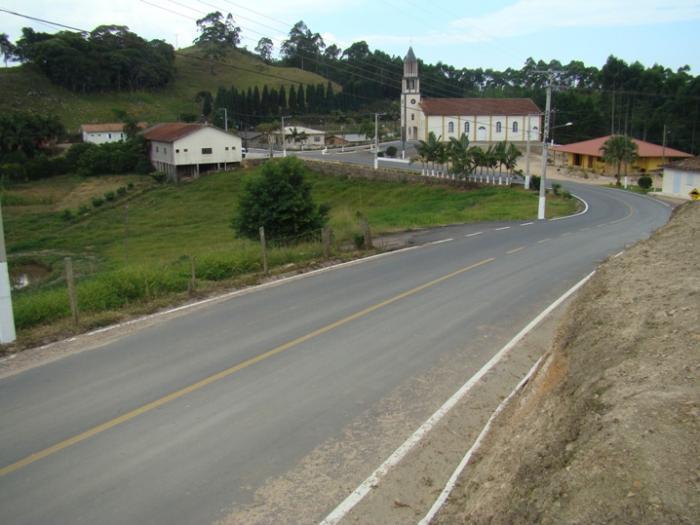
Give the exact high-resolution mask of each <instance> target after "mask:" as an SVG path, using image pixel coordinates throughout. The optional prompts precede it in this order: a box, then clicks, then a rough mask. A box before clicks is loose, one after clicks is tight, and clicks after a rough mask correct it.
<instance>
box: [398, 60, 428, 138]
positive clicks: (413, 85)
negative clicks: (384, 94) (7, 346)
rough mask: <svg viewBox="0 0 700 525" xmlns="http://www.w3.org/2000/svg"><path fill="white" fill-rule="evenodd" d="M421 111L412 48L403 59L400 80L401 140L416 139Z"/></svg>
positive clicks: (416, 63)
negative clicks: (401, 77)
mask: <svg viewBox="0 0 700 525" xmlns="http://www.w3.org/2000/svg"><path fill="white" fill-rule="evenodd" d="M422 115H423V113H422V110H421V107H420V79H419V78H418V60H417V59H416V55H415V54H414V53H413V48H412V47H409V48H408V53H406V57H405V58H404V59H403V81H402V82H401V134H402V140H403V141H404V142H405V141H406V140H418V136H419V135H418V127H419V123H420V120H421V117H422Z"/></svg>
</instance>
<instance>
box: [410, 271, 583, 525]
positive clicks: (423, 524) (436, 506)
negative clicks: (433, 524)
mask: <svg viewBox="0 0 700 525" xmlns="http://www.w3.org/2000/svg"><path fill="white" fill-rule="evenodd" d="M593 274H595V270H594V271H592V272H591V273H589V274H588V275H587V276H586V277H584V278H583V279H581V280H580V281H579V282H577V283H576V284H575V285H574V286H573V287H571V288H569V290H567V291H566V293H564V295H562V296H561V297H560V298H559V299H557V300H556V301H554V302H553V303H552V304H550V305H549V306H548V307H547V308H546V309H545V310H544V311H543V312H542V313H540V314H539V315H538V316H537V317H535V318H534V319H533V320H532V321H530V324H528V325H527V326H526V327H525V328H523V330H522V331H521V332H520V333H519V334H518V335H516V336H515V337H514V338H513V339H511V341H510V342H509V343H508V345H511V344H512V345H515V344H516V343H517V342H518V341H519V340H520V339H522V337H524V336H525V334H527V332H529V331H530V330H531V329H532V328H534V327H535V326H536V325H537V324H538V323H539V322H540V321H541V320H542V319H544V318H545V317H546V316H547V315H549V313H550V312H551V311H552V310H554V309H555V308H556V307H557V306H559V305H560V304H561V303H563V302H564V301H566V300H567V299H568V298H569V297H570V296H571V295H572V294H573V293H575V292H576V291H577V290H578V289H579V288H581V286H583V285H584V284H586V282H587V281H588V280H589V279H590V278H591V277H593ZM508 345H506V346H508ZM543 357H544V356H540V358H539V359H538V360H537V361H536V362H535V364H534V365H532V367H531V368H530V371H529V372H528V373H527V374H526V375H525V377H523V378H522V380H521V381H520V382H519V383H518V385H517V386H516V387H515V388H514V389H513V391H512V392H511V393H510V394H509V395H508V397H506V398H505V399H504V400H503V401H502V402H501V403H500V404H499V405H498V407H497V408H496V410H495V411H494V412H493V414H491V417H489V419H488V421H487V422H486V425H485V426H484V428H483V429H482V430H481V432H480V433H479V435H478V437H477V438H476V441H474V444H473V445H472V446H471V447H470V448H469V450H467V453H466V454H465V455H464V457H463V458H462V461H460V462H459V465H457V468H456V469H455V471H454V472H453V473H452V475H451V476H450V479H449V480H448V481H447V484H446V485H445V488H444V489H442V492H440V495H439V496H438V498H437V500H435V503H433V506H432V507H431V508H430V510H429V511H428V514H426V515H425V517H424V518H423V519H422V520H420V521H419V522H418V525H428V524H429V523H430V520H432V519H433V518H434V517H435V515H436V514H437V513H438V511H439V510H440V508H441V507H442V506H443V505H444V504H445V501H447V498H448V497H449V495H450V493H451V492H452V490H453V489H454V487H455V484H456V483H457V479H458V478H459V476H460V474H461V473H462V471H463V470H464V468H465V467H466V466H467V463H469V460H470V459H471V458H472V457H473V456H474V453H476V451H477V450H479V447H480V446H481V443H482V442H483V441H484V438H485V437H486V436H487V435H488V433H489V430H490V429H491V425H492V424H493V422H494V420H495V419H496V417H498V414H500V413H501V412H503V409H505V407H506V406H508V403H509V402H510V400H511V399H512V398H513V397H515V394H516V393H517V392H518V391H519V390H520V389H521V388H522V387H523V386H524V385H525V383H527V382H528V381H529V380H530V378H531V377H532V375H533V374H534V373H535V371H536V370H537V367H539V365H540V362H541V361H542V358H543Z"/></svg>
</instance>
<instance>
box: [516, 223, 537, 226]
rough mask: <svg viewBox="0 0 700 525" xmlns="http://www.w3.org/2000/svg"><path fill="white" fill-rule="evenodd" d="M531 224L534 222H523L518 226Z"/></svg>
mask: <svg viewBox="0 0 700 525" xmlns="http://www.w3.org/2000/svg"><path fill="white" fill-rule="evenodd" d="M531 224H535V223H534V222H524V223H522V224H521V225H520V226H530V225H531Z"/></svg>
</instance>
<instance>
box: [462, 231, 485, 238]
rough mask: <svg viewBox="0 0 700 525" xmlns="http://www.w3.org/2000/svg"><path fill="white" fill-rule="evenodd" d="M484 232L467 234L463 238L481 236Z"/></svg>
mask: <svg viewBox="0 0 700 525" xmlns="http://www.w3.org/2000/svg"><path fill="white" fill-rule="evenodd" d="M482 233H484V232H476V233H468V234H467V235H465V237H474V236H475V235H481V234H482Z"/></svg>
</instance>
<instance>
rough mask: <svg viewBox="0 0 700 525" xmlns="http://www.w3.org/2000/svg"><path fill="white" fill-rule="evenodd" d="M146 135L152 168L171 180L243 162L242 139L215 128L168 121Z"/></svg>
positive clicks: (148, 131)
mask: <svg viewBox="0 0 700 525" xmlns="http://www.w3.org/2000/svg"><path fill="white" fill-rule="evenodd" d="M143 136H144V138H145V139H146V140H147V141H148V142H149V156H150V159H151V162H152V163H153V166H154V167H155V168H156V169H157V170H158V171H162V172H163V173H165V174H166V175H167V176H168V180H171V181H178V180H180V179H181V178H182V177H198V176H199V174H200V173H201V172H202V171H209V170H218V169H227V168H228V167H229V165H231V164H238V163H240V162H241V139H240V137H238V136H236V135H233V134H231V133H228V132H226V131H224V130H222V129H220V128H217V127H214V126H209V125H206V124H192V123H186V122H169V123H165V124H157V125H155V126H153V127H151V128H149V129H147V130H146V131H144V133H143Z"/></svg>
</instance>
